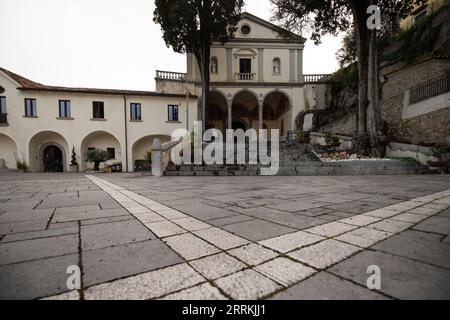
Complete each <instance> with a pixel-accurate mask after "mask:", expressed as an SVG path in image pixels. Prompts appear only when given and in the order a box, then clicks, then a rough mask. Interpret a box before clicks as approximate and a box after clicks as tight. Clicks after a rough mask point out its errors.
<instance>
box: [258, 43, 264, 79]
mask: <svg viewBox="0 0 450 320" xmlns="http://www.w3.org/2000/svg"><path fill="white" fill-rule="evenodd" d="M263 81H264V49H262V48H260V49H258V82H263Z"/></svg>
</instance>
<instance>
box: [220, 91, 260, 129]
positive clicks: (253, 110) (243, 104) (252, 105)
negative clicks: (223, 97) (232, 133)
mask: <svg viewBox="0 0 450 320" xmlns="http://www.w3.org/2000/svg"><path fill="white" fill-rule="evenodd" d="M231 101H232V103H231V110H229V111H230V113H229V115H228V120H227V124H228V125H227V128H228V129H242V125H241V124H245V126H246V129H251V128H253V129H258V128H259V127H260V125H259V120H260V119H259V112H258V111H259V105H260V104H259V101H258V96H257V95H256V94H255V93H254V92H253V91H250V90H241V91H238V92H237V93H236V94H235V95H234V96H233V98H232V100H231Z"/></svg>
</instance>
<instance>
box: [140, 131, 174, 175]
mask: <svg viewBox="0 0 450 320" xmlns="http://www.w3.org/2000/svg"><path fill="white" fill-rule="evenodd" d="M156 138H158V139H160V140H161V143H166V142H170V141H171V137H170V136H168V135H148V136H145V137H142V138H139V139H137V140H136V141H135V142H134V143H133V145H132V147H131V161H132V164H133V171H135V172H139V171H150V169H151V167H150V164H149V163H148V162H147V161H146V160H147V153H148V152H151V151H152V145H153V140H154V139H156Z"/></svg>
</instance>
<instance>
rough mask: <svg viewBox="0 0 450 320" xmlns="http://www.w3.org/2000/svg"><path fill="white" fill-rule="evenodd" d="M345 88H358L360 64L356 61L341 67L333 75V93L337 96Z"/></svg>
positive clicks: (333, 95)
mask: <svg viewBox="0 0 450 320" xmlns="http://www.w3.org/2000/svg"><path fill="white" fill-rule="evenodd" d="M345 88H352V89H354V90H355V91H356V90H357V88H358V64H357V63H356V62H354V63H352V64H350V65H349V66H347V67H344V68H341V69H339V70H338V71H336V72H335V73H333V74H332V75H331V95H332V97H336V96H337V95H338V94H339V93H340V92H341V91H342V90H344V89H345Z"/></svg>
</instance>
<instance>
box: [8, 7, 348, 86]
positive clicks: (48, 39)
mask: <svg viewBox="0 0 450 320" xmlns="http://www.w3.org/2000/svg"><path fill="white" fill-rule="evenodd" d="M245 2H246V11H248V12H250V13H253V14H255V15H257V16H259V17H261V18H263V19H266V20H269V19H270V16H271V11H270V10H271V8H270V2H269V0H245ZM153 9H154V1H153V0H127V1H123V0H38V1H36V0H0V43H1V50H0V66H1V67H4V68H6V69H9V70H11V71H14V72H16V73H18V74H20V75H23V76H25V77H27V78H30V79H31V80H34V81H37V82H41V83H45V84H50V85H61V86H78V87H93V88H111V89H112V88H119V89H137V90H154V88H155V84H154V76H155V70H157V69H158V70H167V71H177V72H185V71H186V62H185V57H184V56H183V55H180V54H177V53H174V52H173V50H172V49H170V48H167V47H166V45H165V43H164V41H163V40H162V33H161V30H160V27H159V26H158V25H155V24H154V23H153V20H152V18H153ZM339 47H340V39H337V38H333V37H325V38H324V39H323V43H322V45H320V46H315V45H314V43H313V42H312V41H310V40H309V41H308V42H307V43H306V49H305V56H304V61H305V62H304V68H305V73H330V72H333V71H335V70H336V69H337V62H336V57H335V53H336V50H337V49H338V48H339Z"/></svg>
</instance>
